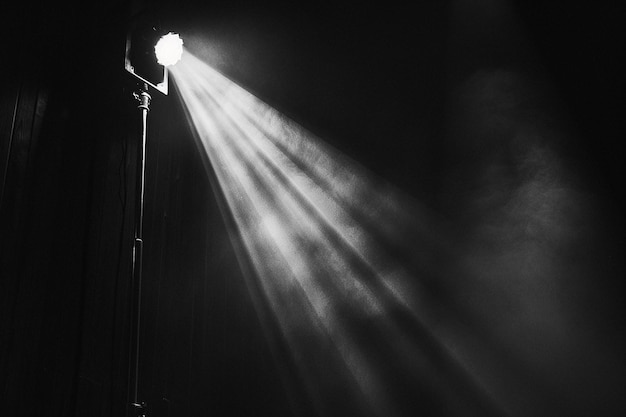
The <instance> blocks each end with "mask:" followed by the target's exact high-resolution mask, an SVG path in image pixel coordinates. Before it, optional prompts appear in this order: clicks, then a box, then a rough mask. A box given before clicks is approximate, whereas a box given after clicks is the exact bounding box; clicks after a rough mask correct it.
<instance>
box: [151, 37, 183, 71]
mask: <svg viewBox="0 0 626 417" xmlns="http://www.w3.org/2000/svg"><path fill="white" fill-rule="evenodd" d="M154 52H155V54H156V57H157V62H158V63H159V64H161V65H163V66H164V67H169V66H171V65H175V64H176V63H177V62H178V61H180V58H181V57H182V55H183V40H182V39H181V38H180V36H178V34H177V33H172V32H170V33H168V34H167V35H163V36H162V37H161V39H159V41H158V42H157V44H156V45H155V46H154Z"/></svg>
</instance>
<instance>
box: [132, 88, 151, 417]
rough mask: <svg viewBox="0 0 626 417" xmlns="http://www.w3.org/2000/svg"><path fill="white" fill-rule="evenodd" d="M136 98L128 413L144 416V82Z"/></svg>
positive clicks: (147, 104)
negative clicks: (138, 115)
mask: <svg viewBox="0 0 626 417" xmlns="http://www.w3.org/2000/svg"><path fill="white" fill-rule="evenodd" d="M134 96H135V98H136V99H137V100H138V101H139V106H138V108H139V110H141V142H140V143H139V146H137V191H136V196H135V241H134V245H133V271H132V281H131V282H132V291H133V292H132V305H131V318H132V322H131V340H130V358H129V359H130V360H129V369H128V390H129V399H130V409H131V410H132V411H131V416H133V417H135V416H141V417H145V415H146V404H145V403H144V402H140V401H139V348H140V343H139V339H140V330H141V277H142V266H143V209H144V193H145V183H146V139H147V130H148V111H149V110H150V99H151V97H150V94H148V85H147V84H144V85H143V87H142V88H141V89H140V91H139V92H138V93H135V94H134Z"/></svg>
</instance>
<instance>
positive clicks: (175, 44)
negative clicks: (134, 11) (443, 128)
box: [124, 13, 183, 95]
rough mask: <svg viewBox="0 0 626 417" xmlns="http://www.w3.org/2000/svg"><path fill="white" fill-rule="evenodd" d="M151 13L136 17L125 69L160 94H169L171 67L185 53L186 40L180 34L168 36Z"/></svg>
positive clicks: (129, 41)
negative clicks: (184, 42) (184, 43)
mask: <svg viewBox="0 0 626 417" xmlns="http://www.w3.org/2000/svg"><path fill="white" fill-rule="evenodd" d="M164 33H165V31H162V30H161V28H160V24H159V23H158V19H157V18H156V17H154V16H153V15H151V14H150V13H146V14H140V15H138V16H136V17H135V18H134V19H133V21H132V22H131V25H130V27H129V30H128V37H127V39H126V55H125V62H124V68H125V69H126V71H127V72H129V73H130V74H132V75H133V76H134V77H135V78H137V79H139V81H140V82H141V84H147V85H149V86H150V87H152V88H154V89H155V90H157V91H160V92H161V93H163V94H165V95H167V93H168V71H167V68H166V67H168V66H171V65H174V64H176V62H178V61H179V60H180V58H181V56H182V53H183V41H182V39H181V38H180V36H179V35H178V34H176V33H173V32H169V33H167V34H165V35H164Z"/></svg>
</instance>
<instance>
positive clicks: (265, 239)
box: [171, 52, 491, 416]
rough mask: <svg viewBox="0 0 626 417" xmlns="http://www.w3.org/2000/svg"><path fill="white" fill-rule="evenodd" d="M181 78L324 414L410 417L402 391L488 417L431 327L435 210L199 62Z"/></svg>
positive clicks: (185, 66) (241, 233)
mask: <svg viewBox="0 0 626 417" xmlns="http://www.w3.org/2000/svg"><path fill="white" fill-rule="evenodd" d="M171 73H172V75H173V77H174V79H175V81H176V85H177V87H178V88H177V90H178V92H179V94H180V96H181V98H182V101H183V102H184V103H185V107H186V109H187V114H188V117H189V119H190V122H191V123H192V124H193V126H194V128H195V133H196V139H197V141H198V145H199V146H200V148H201V149H202V151H203V152H204V153H205V154H206V156H207V162H208V163H209V164H210V169H212V170H213V171H214V172H215V175H216V177H217V180H218V182H219V187H220V189H221V191H222V193H223V195H224V198H225V200H226V205H227V207H228V210H229V212H230V213H229V214H228V215H232V217H233V218H234V221H235V224H236V226H237V229H238V230H237V235H238V238H240V239H241V241H242V242H243V246H244V247H245V251H246V254H245V255H246V257H247V258H248V259H249V262H250V264H251V265H252V266H253V268H254V271H255V277H254V278H253V279H255V280H258V286H260V288H261V290H262V299H261V300H257V303H260V304H264V305H268V306H269V308H270V310H271V311H272V312H273V315H274V318H275V322H276V323H277V325H278V326H279V329H280V332H281V334H282V336H283V338H284V340H285V342H286V343H287V344H288V346H289V350H290V352H291V354H292V355H293V362H294V363H295V364H296V367H297V370H298V372H299V373H300V375H301V379H302V380H303V381H304V382H305V385H306V387H307V390H308V393H309V394H310V396H311V398H312V399H313V402H314V403H315V405H316V406H317V407H318V411H319V412H320V413H321V414H322V415H334V414H335V413H339V412H343V413H344V414H346V415H347V414H351V415H354V414H353V413H355V412H357V413H358V415H369V414H371V413H373V414H374V415H386V416H395V415H406V414H410V411H407V410H410V405H409V404H407V401H409V402H410V401H413V399H414V398H413V397H414V394H412V395H410V396H408V397H407V396H405V397H404V398H399V397H398V393H397V390H398V389H399V388H400V390H406V389H409V390H414V393H417V395H419V396H420V397H421V401H422V407H424V406H426V407H427V408H428V407H429V408H431V409H438V408H440V407H447V408H450V407H452V408H454V407H459V408H461V407H466V406H467V405H468V404H471V407H474V408H476V409H479V410H482V412H483V415H489V414H490V413H491V409H490V407H491V406H490V405H489V404H488V401H486V400H485V398H484V393H483V392H482V391H481V390H480V389H477V388H476V386H475V382H474V381H470V380H469V378H468V375H467V373H466V372H465V371H464V370H463V369H462V367H461V366H460V365H459V364H458V363H456V362H455V360H454V359H453V357H452V355H451V354H450V353H449V352H446V348H445V347H444V346H443V345H442V344H441V343H440V342H439V341H437V340H436V338H434V337H432V335H431V331H430V330H429V329H428V326H426V325H425V323H424V322H423V321H422V320H421V317H423V316H424V315H425V314H426V313H425V311H427V310H428V307H427V306H428V303H429V301H428V297H425V296H424V295H425V294H428V292H429V290H428V288H426V286H427V285H425V283H427V282H428V280H429V279H432V278H433V276H432V275H433V271H432V270H430V268H431V266H432V264H433V262H434V259H435V258H436V256H437V254H436V252H437V248H439V247H440V246H441V243H440V239H439V237H438V235H437V234H436V233H435V232H434V230H433V228H432V226H431V225H432V223H433V217H432V215H431V214H429V212H428V211H427V210H426V209H425V208H424V207H422V206H420V205H419V204H417V203H416V202H415V201H413V200H410V199H408V198H407V197H405V196H403V195H402V194H401V193H400V192H398V191H397V190H395V189H394V188H393V187H392V186H390V185H389V184H387V183H384V182H382V181H380V180H378V179H376V178H375V177H374V176H373V175H372V174H371V173H369V172H368V171H367V170H365V169H364V168H363V167H361V166H359V165H358V164H357V163H356V162H355V161H353V160H350V159H349V158H347V157H346V156H344V155H341V154H340V153H339V152H338V151H336V150H335V149H333V148H331V147H330V146H328V145H327V144H324V143H323V142H322V141H321V140H319V139H318V138H316V137H315V136H314V135H313V134H311V133H310V132H308V131H306V130H305V129H303V128H302V127H301V126H299V125H298V124H296V123H295V122H293V121H292V120H289V119H288V118H286V117H285V116H283V115H282V114H280V113H279V112H278V111H276V110H274V109H273V108H271V107H270V106H268V105H267V104H265V103H263V102H262V101H261V100H259V99H257V98H256V97H255V96H253V95H252V94H250V93H248V92H247V91H245V90H244V89H243V88H241V87H239V86H238V85H236V84H235V83H233V82H232V81H230V80H229V79H227V78H226V77H224V76H223V75H221V74H219V73H218V72H216V71H215V70H213V69H211V68H210V67H209V66H207V65H206V64H204V63H203V62H201V61H200V60H199V59H197V58H195V57H194V56H192V55H191V54H190V53H188V52H186V53H185V55H184V57H183V59H182V61H181V63H180V64H179V65H177V66H176V67H175V68H173V69H172V70H171ZM416 274H420V275H421V277H420V276H419V275H416ZM255 285H256V282H255V283H251V284H250V286H252V287H253V286H255ZM433 393H436V395H433Z"/></svg>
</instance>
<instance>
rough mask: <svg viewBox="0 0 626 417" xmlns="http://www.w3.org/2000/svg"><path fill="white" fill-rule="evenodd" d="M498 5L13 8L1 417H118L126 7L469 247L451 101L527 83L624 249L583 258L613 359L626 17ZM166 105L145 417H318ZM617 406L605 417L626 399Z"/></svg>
mask: <svg viewBox="0 0 626 417" xmlns="http://www.w3.org/2000/svg"><path fill="white" fill-rule="evenodd" d="M148 3H149V2H148ZM501 4H504V3H503V2H496V1H472V2H470V1H468V2H447V1H441V2H438V1H430V2H413V4H411V5H410V6H408V5H407V6H401V5H396V4H391V3H385V4H379V5H363V4H359V5H348V4H345V5H343V4H339V3H336V2H335V3H328V4H325V3H316V4H302V5H301V4H296V3H290V4H289V5H283V4H278V3H271V4H268V3H264V4H260V3H259V2H202V1H179V2H176V4H167V3H166V2H153V3H151V4H147V3H144V4H141V3H136V4H129V2H126V1H120V2H94V3H86V4H79V5H77V4H74V3H70V2H54V3H50V4H46V5H40V4H38V3H36V2H33V3H29V2H15V3H12V4H11V5H10V6H9V7H8V8H7V12H4V11H3V19H2V20H3V23H4V24H3V31H2V33H4V35H3V38H4V39H5V40H6V44H5V46H3V58H2V74H3V85H4V87H3V89H2V93H1V96H2V107H1V109H0V117H1V119H0V129H1V130H0V134H1V135H2V136H1V139H2V147H1V148H0V156H1V157H2V160H1V161H0V168H2V172H3V176H2V180H3V183H2V197H1V198H2V200H1V201H0V204H1V206H0V209H1V218H0V221H1V227H2V229H0V243H1V245H2V246H1V247H0V248H1V255H0V256H1V261H2V263H1V264H0V276H1V285H2V287H1V288H0V294H1V297H2V298H1V303H0V304H1V308H2V310H1V320H2V328H1V329H2V333H1V337H2V338H1V339H0V349H2V350H1V357H0V366H2V368H0V375H1V380H0V382H1V390H2V396H1V397H0V398H1V400H0V414H2V415H6V416H18V415H24V416H32V415H42V416H43V415H78V414H81V415H103V416H104V415H107V416H108V415H121V414H123V410H124V408H125V402H126V397H125V383H126V365H127V363H126V361H127V358H126V348H127V346H126V343H127V336H128V325H127V323H128V299H129V291H130V290H129V286H128V273H129V265H130V247H131V246H130V245H131V239H130V238H131V237H132V207H133V204H134V190H133V187H132V186H130V185H129V184H133V181H134V159H133V156H134V151H135V142H134V140H135V139H134V138H135V137H136V132H137V130H136V128H137V126H136V124H137V122H136V116H137V114H136V110H135V103H134V102H133V99H132V95H131V92H132V91H133V88H134V85H133V81H132V78H130V77H129V76H128V74H126V73H125V72H124V71H123V58H124V49H123V48H124V41H125V29H126V27H127V25H128V23H129V16H131V15H132V14H133V13H135V12H137V11H142V10H145V9H144V8H146V7H150V6H152V7H153V9H151V10H154V11H155V12H156V13H157V15H159V16H160V18H161V22H160V23H161V25H162V26H163V27H164V28H171V29H172V30H175V31H179V32H180V33H181V34H182V35H183V36H186V38H185V41H186V44H187V47H188V48H189V49H190V50H193V51H194V52H195V53H197V54H198V55H200V56H202V57H203V58H204V59H206V60H207V61H209V62H210V63H211V64H213V65H214V66H215V67H216V68H217V69H219V70H220V71H222V72H223V73H224V74H226V75H227V76H229V77H230V78H231V79H233V80H235V81H236V82H238V83H240V84H241V85H242V86H244V87H245V88H247V89H249V90H250V91H252V92H253V93H255V94H256V95H257V96H259V97H260V98H262V99H263V100H265V101H266V102H268V103H270V104H271V105H272V106H274V107H275V108H277V109H279V110H281V111H282V112H284V113H285V114H287V115H288V116H290V117H292V118H293V119H295V120H296V121H298V122H299V123H301V124H302V125H303V126H305V127H306V128H308V129H309V130H311V131H312V132H314V133H316V134H317V135H318V136H320V137H321V138H323V139H324V140H325V141H327V142H328V143H330V144H332V145H333V146H335V147H336V148H338V149H339V150H340V151H342V152H344V153H345V154H347V155H349V156H350V157H352V158H354V159H355V160H357V161H358V162H360V163H361V164H363V165H364V166H365V167H367V168H368V169H370V170H372V171H373V172H375V173H376V174H378V175H379V176H381V177H382V178H383V179H385V180H387V181H389V182H391V183H392V184H394V185H396V186H397V187H399V188H400V189H401V190H402V191H404V192H405V193H407V194H408V195H411V196H413V197H414V198H416V199H417V200H419V201H420V202H423V203H425V204H426V205H427V206H429V207H430V208H432V209H433V210H434V211H435V212H437V213H439V214H440V215H441V217H442V218H445V219H447V222H449V224H450V225H451V228H452V229H456V230H458V231H459V234H461V235H463V233H465V232H464V231H468V230H471V229H472V226H473V225H474V222H476V218H477V216H475V215H473V213H471V212H472V210H475V207H473V206H471V205H468V204H467V195H466V194H463V192H460V194H459V190H463V189H464V188H466V187H465V186H469V185H471V184H473V182H472V181H473V178H472V175H471V173H472V172H473V171H474V170H475V169H477V168H479V167H480V164H481V163H482V162H481V161H482V160H481V159H480V158H474V157H473V156H472V157H471V158H469V157H468V158H466V155H468V154H466V153H465V150H467V149H470V151H472V150H473V149H474V148H473V147H472V146H468V145H465V144H461V146H458V145H459V141H460V140H462V139H460V137H461V136H459V135H458V134H457V133H458V131H459V129H463V125H462V124H460V122H459V121H458V118H456V116H455V114H456V113H455V103H457V102H458V101H457V100H458V95H457V93H458V91H459V90H458V89H459V87H460V86H461V85H462V84H463V82H464V81H465V80H466V79H467V77H469V76H470V75H471V74H473V73H474V72H475V71H478V70H480V69H484V68H507V69H513V70H515V71H520V72H523V73H525V74H531V75H532V77H533V78H532V79H533V80H535V81H536V82H537V85H538V87H537V86H536V87H535V89H536V90H537V91H540V92H541V94H539V97H540V98H539V99H537V101H535V103H536V104H537V107H538V108H539V110H537V111H538V112H549V113H550V114H551V118H552V119H551V120H554V121H555V124H556V125H557V126H558V129H557V130H558V131H559V132H560V134H559V135H558V137H557V136H555V138H548V139H547V143H549V144H550V146H553V147H554V149H555V150H556V152H557V154H558V155H559V156H560V158H561V160H562V161H563V163H564V166H565V168H566V169H567V170H568V172H570V173H572V176H571V178H573V180H572V181H574V183H575V187H576V188H577V189H578V190H580V191H581V192H582V193H583V194H584V195H586V196H587V198H586V200H585V201H588V202H590V204H591V205H592V206H593V208H592V209H591V210H590V212H591V213H593V216H594V217H593V220H592V221H591V224H590V227H591V228H597V229H598V230H600V231H599V232H598V234H597V235H594V236H595V239H596V240H594V241H593V242H592V243H593V244H596V243H598V247H600V249H599V251H604V252H606V253H610V254H612V256H613V257H612V258H611V257H609V258H610V259H611V261H610V262H609V263H608V264H607V263H606V262H604V261H603V260H602V259H604V258H601V257H600V258H598V257H594V256H595V255H594V256H591V255H590V258H589V261H588V264H587V266H588V268H589V270H590V271H591V273H590V274H589V276H592V277H593V280H592V279H591V278H589V282H585V285H583V288H584V289H585V290H588V289H589V288H594V289H595V290H594V291H591V292H592V295H589V299H588V300H587V299H586V301H585V303H586V304H585V303H583V304H582V305H584V306H587V307H589V306H590V307H593V308H595V309H597V311H596V312H595V313H594V314H595V315H594V321H597V322H598V323H601V324H602V327H601V329H600V330H599V332H603V331H604V330H606V331H607V334H609V335H610V336H607V340H610V343H609V346H610V347H611V348H615V347H619V346H623V337H622V335H623V326H622V319H621V318H620V317H621V304H620V298H621V295H623V284H622V278H621V275H620V272H621V271H623V260H622V249H623V246H622V245H623V243H622V242H623V238H622V231H623V223H622V222H623V220H622V219H623V217H622V214H621V210H622V209H623V203H622V198H623V190H624V183H623V177H624V172H623V159H624V153H623V150H622V140H623V137H624V133H625V132H624V122H623V117H622V114H623V110H624V109H623V107H624V106H623V100H624V81H623V74H624V66H623V61H624V60H623V55H624V30H623V24H622V23H623V20H624V13H623V11H622V10H621V9H622V7H621V6H620V5H619V3H618V2H613V3H611V2H594V3H589V4H586V5H579V4H573V3H570V2H560V1H559V2H540V1H524V2H522V1H519V2H509V3H508V4H509V6H510V8H509V9H508V11H509V14H508V15H507V16H508V18H507V20H505V21H498V19H496V18H494V17H493V16H496V17H497V16H500V15H498V14H497V13H496V14H494V12H493V10H500V9H499V8H498V7H499V6H498V5H501ZM496 6H498V7H496ZM466 10H472V11H473V12H472V13H468V14H464V13H465V12H464V11H466ZM485 16H491V17H490V18H485ZM494 19H495V20H494ZM494 21H495V22H496V23H494ZM154 96H155V97H154V100H153V107H152V111H151V116H150V117H151V119H150V123H151V124H150V135H151V136H150V141H151V143H150V144H149V147H148V184H147V195H146V205H147V209H146V210H147V212H146V223H145V224H146V241H147V242H148V243H147V248H146V257H147V261H146V276H149V277H151V278H150V281H149V282H148V283H147V284H146V295H145V299H146V302H145V309H146V317H147V318H146V323H147V324H146V326H145V328H144V334H143V338H144V341H145V344H146V350H145V353H144V359H143V360H144V362H143V363H142V375H143V378H144V383H143V388H142V389H143V390H144V391H143V393H144V397H145V398H146V399H147V400H148V401H149V403H150V404H151V406H152V410H153V413H154V415H200V414H203V415H207V414H211V413H212V414H214V415H233V416H235V415H257V416H258V415H292V413H294V411H293V410H299V412H300V414H302V415H309V414H310V413H312V411H310V410H311V409H310V407H309V404H308V403H307V401H308V400H307V399H306V396H303V395H300V393H299V389H300V388H299V387H298V385H297V384H292V386H289V387H287V388H285V384H284V383H283V382H281V381H280V378H279V373H278V372H277V371H276V369H281V370H282V373H283V374H286V375H290V372H292V371H293V369H292V368H291V365H290V364H288V363H287V364H285V363H282V362H281V360H280V355H278V359H277V356H276V355H275V354H272V351H271V350H270V348H269V345H268V340H267V339H266V337H265V335H264V333H263V330H262V328H261V325H260V321H259V319H258V317H257V312H256V311H255V310H254V308H253V306H252V304H251V302H250V299H249V298H248V297H249V296H248V295H247V290H246V287H245V285H244V283H243V277H242V273H241V270H240V268H239V266H238V264H237V261H236V258H235V255H234V252H233V249H232V246H231V244H230V241H229V239H228V236H227V231H226V225H225V224H224V222H223V220H222V217H221V215H220V214H219V210H218V207H217V204H216V201H215V197H214V195H213V193H212V191H211V187H210V184H209V179H208V178H207V177H206V175H205V173H204V171H203V168H202V163H201V159H200V157H199V156H198V155H197V150H196V148H195V145H193V143H192V141H191V139H190V137H191V134H190V131H189V127H188V126H187V124H186V121H185V118H184V114H183V111H182V109H181V107H180V103H178V101H177V99H175V95H170V96H168V97H162V96H158V95H157V94H156V93H155V94H154ZM564 138H565V139H564ZM487 153H488V152H487ZM459 173H460V174H459ZM459 176H460V177H461V178H464V177H465V182H464V181H462V180H461V181H460V180H458V178H459ZM458 195H461V197H459V198H456V197H457V196H458ZM468 213H469V214H468ZM467 233H470V232H467ZM207 276H208V277H212V278H213V279H206V277H207ZM603 340H605V339H603ZM274 348H275V349H278V351H280V347H278V348H276V347H274ZM274 352H276V350H275V351H274ZM622 366H623V365H622ZM618 369H619V368H618ZM601 380H602V379H601ZM603 381H604V382H603V384H605V385H606V386H612V385H613V382H615V381H613V380H612V379H610V377H609V378H608V379H604V380H603ZM619 381H621V380H619ZM619 381H617V382H615V384H619V383H620V382H619ZM603 384H600V386H601V388H599V389H604V387H605V385H603ZM287 385H290V384H287ZM285 389H287V391H289V389H290V390H291V391H289V392H290V393H291V394H290V395H289V396H288V398H291V399H292V402H289V401H287V396H285V395H284V392H285ZM607 395H608V397H609V398H611V399H612V400H614V401H615V402H614V403H609V404H604V407H605V408H604V409H603V410H604V411H606V412H607V415H609V412H614V411H616V410H615V409H614V408H615V407H618V406H620V404H621V403H620V402H619V401H618V400H617V399H615V397H611V395H610V394H607ZM589 398H590V399H589V400H588V401H587V402H585V401H583V403H584V404H586V405H587V406H589V407H593V405H594V403H593V401H594V398H596V397H594V396H593V395H590V396H589ZM554 407H556V408H555V409H554V410H563V409H567V406H563V405H554ZM559 407H564V408H559ZM554 410H551V411H554ZM415 411H416V412H418V411H421V412H425V413H427V414H428V412H429V410H428V408H427V405H423V406H422V408H420V405H419V404H417V405H416V406H415ZM431 411H432V410H431ZM568 411H570V412H571V410H568ZM580 412H581V413H583V414H584V412H585V411H584V410H583V411H580ZM600 413H602V411H601V412H600ZM570 415H571V414H570Z"/></svg>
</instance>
